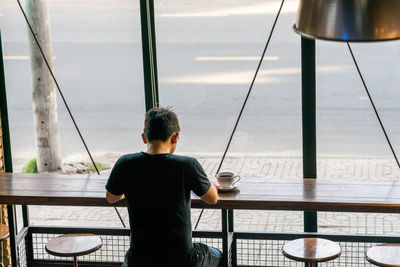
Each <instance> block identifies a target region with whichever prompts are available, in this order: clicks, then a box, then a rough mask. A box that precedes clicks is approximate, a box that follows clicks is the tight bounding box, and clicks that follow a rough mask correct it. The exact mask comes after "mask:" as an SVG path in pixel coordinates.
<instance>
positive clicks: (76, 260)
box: [74, 257, 78, 267]
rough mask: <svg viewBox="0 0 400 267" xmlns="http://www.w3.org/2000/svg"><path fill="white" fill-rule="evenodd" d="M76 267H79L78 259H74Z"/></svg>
mask: <svg viewBox="0 0 400 267" xmlns="http://www.w3.org/2000/svg"><path fill="white" fill-rule="evenodd" d="M74 267H78V259H77V257H74Z"/></svg>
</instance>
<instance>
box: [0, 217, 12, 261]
mask: <svg viewBox="0 0 400 267" xmlns="http://www.w3.org/2000/svg"><path fill="white" fill-rule="evenodd" d="M9 235H10V232H9V230H8V226H7V225H4V224H0V242H3V241H4V240H6V239H7V238H8V236H9ZM0 266H1V267H4V265H3V263H2V262H1V261H0Z"/></svg>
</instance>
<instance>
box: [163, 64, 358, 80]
mask: <svg viewBox="0 0 400 267" xmlns="http://www.w3.org/2000/svg"><path fill="white" fill-rule="evenodd" d="M349 68H350V66H322V67H317V72H327V73H329V72H341V71H344V70H347V69H349ZM300 73H301V69H300V68H281V69H271V70H260V72H259V73H258V77H257V83H277V82H282V79H281V78H278V77H274V76H273V75H293V74H299V75H300ZM253 76H254V71H253V70H252V71H231V72H215V73H206V74H196V75H183V76H175V77H170V78H165V79H161V81H162V82H165V83H186V84H189V83H191V84H248V83H249V81H251V79H252V78H253Z"/></svg>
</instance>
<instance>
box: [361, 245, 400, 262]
mask: <svg viewBox="0 0 400 267" xmlns="http://www.w3.org/2000/svg"><path fill="white" fill-rule="evenodd" d="M366 259H367V261H369V262H370V263H372V264H375V265H378V266H385V267H386V266H388V267H396V266H400V244H382V245H379V246H376V247H372V248H369V249H368V250H367V255H366Z"/></svg>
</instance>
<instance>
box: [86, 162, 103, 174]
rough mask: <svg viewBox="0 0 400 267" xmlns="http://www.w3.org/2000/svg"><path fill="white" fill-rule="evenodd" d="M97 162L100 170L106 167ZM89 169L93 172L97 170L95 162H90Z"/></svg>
mask: <svg viewBox="0 0 400 267" xmlns="http://www.w3.org/2000/svg"><path fill="white" fill-rule="evenodd" d="M95 164H96V167H97V169H98V170H99V171H102V170H104V169H105V167H104V166H103V165H102V164H101V163H100V162H95ZM89 170H90V171H91V172H95V171H96V169H95V168H94V166H93V163H89Z"/></svg>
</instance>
